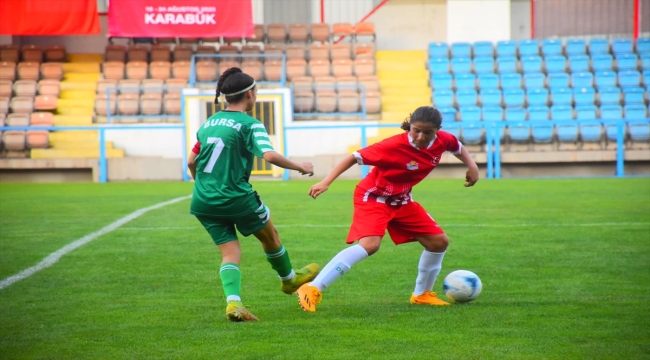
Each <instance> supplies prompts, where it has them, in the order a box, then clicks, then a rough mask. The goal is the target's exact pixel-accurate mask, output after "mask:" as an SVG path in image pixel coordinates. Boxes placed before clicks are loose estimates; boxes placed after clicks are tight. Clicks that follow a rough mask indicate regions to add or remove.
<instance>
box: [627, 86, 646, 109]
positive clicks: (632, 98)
mask: <svg viewBox="0 0 650 360" xmlns="http://www.w3.org/2000/svg"><path fill="white" fill-rule="evenodd" d="M644 97H645V90H644V89H643V88H642V87H624V88H623V100H624V101H625V105H626V106H627V105H632V104H638V105H643V104H644V103H645V99H644Z"/></svg>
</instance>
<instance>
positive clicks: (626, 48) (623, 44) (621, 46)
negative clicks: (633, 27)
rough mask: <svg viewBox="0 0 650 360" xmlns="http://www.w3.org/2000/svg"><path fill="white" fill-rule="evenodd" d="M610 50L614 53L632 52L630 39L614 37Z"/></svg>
mask: <svg viewBox="0 0 650 360" xmlns="http://www.w3.org/2000/svg"><path fill="white" fill-rule="evenodd" d="M612 52H613V53H614V55H619V54H630V53H632V39H614V41H613V42H612Z"/></svg>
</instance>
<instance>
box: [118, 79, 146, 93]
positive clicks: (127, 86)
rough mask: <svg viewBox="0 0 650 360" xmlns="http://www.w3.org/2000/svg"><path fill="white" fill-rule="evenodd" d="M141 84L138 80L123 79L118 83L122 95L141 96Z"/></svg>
mask: <svg viewBox="0 0 650 360" xmlns="http://www.w3.org/2000/svg"><path fill="white" fill-rule="evenodd" d="M140 83H141V81H140V80H138V79H121V80H120V81H118V82H117V86H118V87H119V88H120V94H135V95H138V94H140V89H139V87H140Z"/></svg>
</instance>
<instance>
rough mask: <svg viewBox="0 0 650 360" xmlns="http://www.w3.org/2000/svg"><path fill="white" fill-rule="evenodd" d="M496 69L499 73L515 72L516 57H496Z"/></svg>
mask: <svg viewBox="0 0 650 360" xmlns="http://www.w3.org/2000/svg"><path fill="white" fill-rule="evenodd" d="M497 70H498V71H499V73H500V74H504V73H516V72H517V58H516V57H499V58H497Z"/></svg>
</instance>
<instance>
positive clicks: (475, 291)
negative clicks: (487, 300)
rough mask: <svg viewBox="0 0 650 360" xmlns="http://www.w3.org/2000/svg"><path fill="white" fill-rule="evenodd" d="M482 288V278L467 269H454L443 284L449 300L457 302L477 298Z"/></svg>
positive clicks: (443, 289)
mask: <svg viewBox="0 0 650 360" xmlns="http://www.w3.org/2000/svg"><path fill="white" fill-rule="evenodd" d="M482 289H483V284H482V283H481V279H479V277H478V276H476V274H474V273H473V272H471V271H467V270H456V271H452V272H451V273H449V275H447V277H446V278H445V281H444V282H443V284H442V291H443V292H444V293H445V295H446V296H447V297H448V298H449V300H451V301H453V302H457V303H466V302H470V301H472V300H474V299H476V298H477V297H478V296H479V294H480V293H481V290H482Z"/></svg>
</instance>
